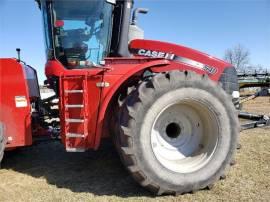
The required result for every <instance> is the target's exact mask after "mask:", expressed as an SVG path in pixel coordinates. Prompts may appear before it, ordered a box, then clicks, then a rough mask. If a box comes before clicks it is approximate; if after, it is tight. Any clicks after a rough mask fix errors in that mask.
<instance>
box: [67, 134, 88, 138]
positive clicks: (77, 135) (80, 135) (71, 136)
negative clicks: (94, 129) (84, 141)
mask: <svg viewBox="0 0 270 202" xmlns="http://www.w3.org/2000/svg"><path fill="white" fill-rule="evenodd" d="M66 137H68V138H85V135H84V134H79V133H67V134H66Z"/></svg>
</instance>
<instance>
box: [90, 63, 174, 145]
mask: <svg viewBox="0 0 270 202" xmlns="http://www.w3.org/2000/svg"><path fill="white" fill-rule="evenodd" d="M170 64H171V62H170V61H168V60H166V59H160V60H154V61H150V62H147V63H143V64H140V65H138V66H136V67H134V68H132V69H131V70H129V71H128V72H127V73H125V74H124V75H122V76H121V77H120V78H119V80H118V81H117V82H116V83H115V84H114V85H113V86H112V87H111V88H110V90H109V92H108V93H107V94H106V96H105V98H104V99H103V101H102V103H101V106H100V109H99V115H98V120H97V129H96V137H95V148H94V149H95V150H97V149H98V147H99V145H100V140H101V136H102V133H103V131H104V130H103V125H104V121H105V115H106V112H107V109H108V106H109V104H110V102H111V100H112V98H113V96H114V95H115V93H116V92H117V91H118V90H119V88H120V87H121V86H122V85H123V84H124V83H125V82H126V81H128V80H129V79H130V78H131V77H132V76H133V75H135V74H137V73H139V72H141V71H143V70H146V69H151V68H154V67H156V68H158V67H160V68H161V69H164V68H165V67H167V66H169V65H170Z"/></svg>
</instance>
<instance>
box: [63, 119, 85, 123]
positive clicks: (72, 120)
mask: <svg viewBox="0 0 270 202" xmlns="http://www.w3.org/2000/svg"><path fill="white" fill-rule="evenodd" d="M66 122H67V123H83V122H84V119H66Z"/></svg>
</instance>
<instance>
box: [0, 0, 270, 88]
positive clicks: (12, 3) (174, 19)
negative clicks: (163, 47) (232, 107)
mask: <svg viewBox="0 0 270 202" xmlns="http://www.w3.org/2000/svg"><path fill="white" fill-rule="evenodd" d="M135 6H136V7H146V8H149V10H150V11H149V14H147V15H146V16H143V15H141V16H140V17H139V25H140V26H141V27H142V28H143V29H144V30H145V37H146V38H147V39H155V40H161V41H169V42H173V43H177V44H182V45H185V46H188V47H192V48H195V49H198V50H201V51H203V52H206V53H209V54H211V55H214V56H217V57H219V58H222V57H223V55H224V51H225V50H226V49H227V48H230V47H233V46H235V45H237V44H242V45H243V46H244V47H246V48H248V49H249V51H250V53H251V63H252V64H254V65H257V64H260V65H263V66H264V67H266V68H269V69H270V0H137V1H136V5H135ZM17 47H20V48H21V49H22V58H23V60H24V61H26V62H27V63H28V64H30V65H32V66H33V67H35V68H36V69H37V70H38V73H39V78H40V83H41V82H42V80H43V79H44V78H45V77H44V64H45V48H44V40H43V31H42V23H41V14H40V11H39V9H38V8H37V6H36V4H35V2H34V0H0V57H15V56H16V51H15V49H16V48H17Z"/></svg>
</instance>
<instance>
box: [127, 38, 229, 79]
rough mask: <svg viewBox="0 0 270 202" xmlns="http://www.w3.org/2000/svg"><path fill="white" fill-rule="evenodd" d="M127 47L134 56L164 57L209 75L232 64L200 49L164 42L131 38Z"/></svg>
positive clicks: (221, 70)
mask: <svg viewBox="0 0 270 202" xmlns="http://www.w3.org/2000/svg"><path fill="white" fill-rule="evenodd" d="M129 48H130V52H131V53H132V54H133V55H134V56H144V57H152V58H165V59H167V60H170V61H174V62H176V63H181V64H185V65H188V66H191V67H193V68H195V69H200V70H203V71H205V72H206V73H207V74H211V75H214V74H220V73H221V72H223V70H224V69H225V68H227V67H231V66H232V65H231V64H229V63H227V62H225V61H222V60H220V59H217V58H215V57H213V56H210V55H208V54H205V53H202V52H200V51H197V50H194V49H191V48H187V47H184V46H181V45H176V44H171V43H166V42H160V41H152V40H133V41H132V42H131V43H130V46H129Z"/></svg>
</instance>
